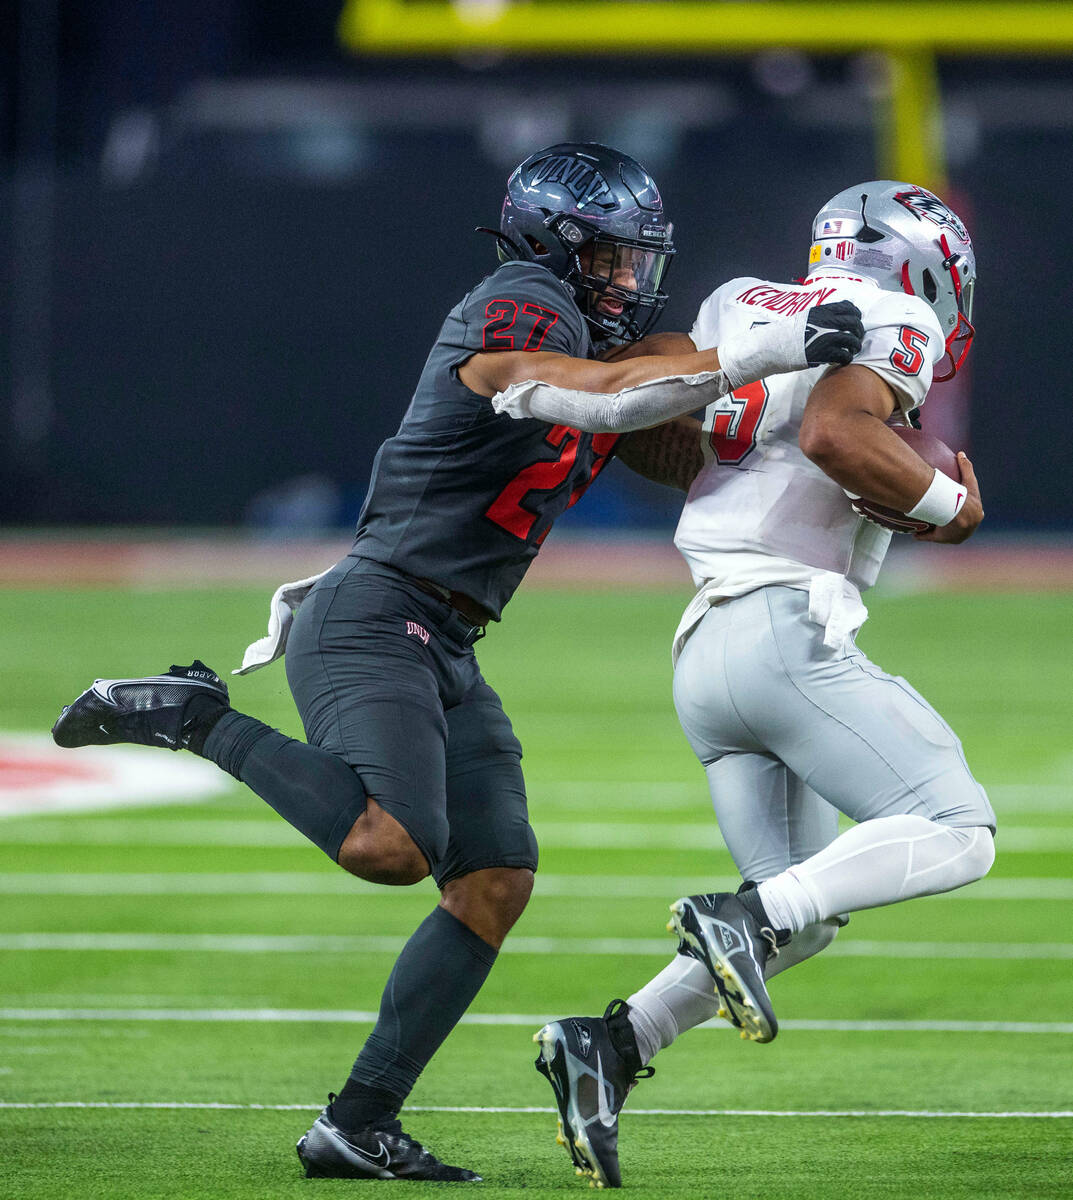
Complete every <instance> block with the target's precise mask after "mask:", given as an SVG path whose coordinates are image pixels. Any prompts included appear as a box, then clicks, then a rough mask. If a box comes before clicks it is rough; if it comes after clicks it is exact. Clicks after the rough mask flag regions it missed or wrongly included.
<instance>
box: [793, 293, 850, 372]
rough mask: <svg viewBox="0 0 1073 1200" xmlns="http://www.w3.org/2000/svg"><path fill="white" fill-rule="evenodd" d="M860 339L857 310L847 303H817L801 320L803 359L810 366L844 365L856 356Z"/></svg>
mask: <svg viewBox="0 0 1073 1200" xmlns="http://www.w3.org/2000/svg"><path fill="white" fill-rule="evenodd" d="M863 338H864V326H863V325H862V324H861V310H860V309H859V308H858V307H857V306H856V304H851V303H850V302H849V301H848V300H839V301H838V302H837V303H836V304H817V305H815V306H814V307H812V308H810V309H809V310H808V313H807V314H806V317H805V358H806V359H807V360H808V365H809V366H810V367H818V366H821V365H822V364H824V363H839V364H840V365H841V366H843V367H844V366H845V365H846V364H847V363H849V362H852V361H853V356H854V355H855V354H857V353H859V351H860V349H861V341H862V340H863Z"/></svg>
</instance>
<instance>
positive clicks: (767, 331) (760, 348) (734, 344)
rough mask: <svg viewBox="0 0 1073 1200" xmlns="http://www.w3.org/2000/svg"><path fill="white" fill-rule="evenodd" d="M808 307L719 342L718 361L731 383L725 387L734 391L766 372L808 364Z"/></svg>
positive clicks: (763, 376)
mask: <svg viewBox="0 0 1073 1200" xmlns="http://www.w3.org/2000/svg"><path fill="white" fill-rule="evenodd" d="M809 311H810V310H809V309H806V310H805V311H804V312H802V313H798V314H797V315H796V316H794V317H788V318H783V319H781V320H777V321H770V322H769V323H768V324H766V325H757V326H756V328H755V329H746V330H745V331H744V332H742V333H738V334H735V335H734V336H733V337H732V338H730V339H729V340H727V341H725V342H720V343H719V365H720V366H721V367H722V368H723V372H724V374H725V375H726V377H727V382H728V383H729V384H730V388H729V389H728V390H729V391H734V389H735V388H740V387H744V386H745V384H747V383H752V382H753V381H754V380H757V379H766V378H767V376H768V375H781V374H782V373H783V372H785V371H803V370H804V369H805V368H806V367H807V366H808V360H807V359H806V358H805V325H806V323H807V321H808V314H809Z"/></svg>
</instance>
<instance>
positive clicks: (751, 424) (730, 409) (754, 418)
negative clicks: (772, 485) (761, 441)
mask: <svg viewBox="0 0 1073 1200" xmlns="http://www.w3.org/2000/svg"><path fill="white" fill-rule="evenodd" d="M767 401H768V390H767V384H765V383H764V381H763V380H762V379H758V380H757V381H756V382H755V383H747V384H746V385H745V387H740V388H738V390H737V391H735V392H731V393H730V395H729V396H723V397H722V398H721V399H719V400H717V401H716V402H715V403H714V404H713V405H712V406H711V407H710V408H709V409H708V411H709V413H711V421H712V426H711V433H710V434H709V435H708V443H709V445H710V446H711V448H712V452H713V453H714V454H715V461H716V462H719V463H723V464H725V465H727V466H737V465H738V464H739V463H741V462H742V460H743V459H744V458H745V457H746V456H747V455H748V454H749V453H751V451H752V450H753V449H754V448H755V446H756V431H757V429H758V428H759V425H760V421H761V418H762V417H763V415H764V409H765V408H767ZM705 424H707V421H706V422H705Z"/></svg>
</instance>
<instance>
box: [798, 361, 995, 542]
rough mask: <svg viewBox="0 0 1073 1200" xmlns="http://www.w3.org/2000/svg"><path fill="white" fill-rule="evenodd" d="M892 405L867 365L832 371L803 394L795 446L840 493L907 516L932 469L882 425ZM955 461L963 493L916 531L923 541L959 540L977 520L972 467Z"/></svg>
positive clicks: (886, 389) (891, 396) (978, 507)
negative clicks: (932, 524)
mask: <svg viewBox="0 0 1073 1200" xmlns="http://www.w3.org/2000/svg"><path fill="white" fill-rule="evenodd" d="M894 407H895V400H894V393H893V391H891V389H890V386H889V385H888V384H887V383H886V382H885V381H884V380H883V379H881V378H880V377H879V376H878V375H877V374H876V373H875V372H874V371H871V370H869V368H868V367H864V366H857V365H850V366H848V367H846V368H844V369H843V370H841V371H832V372H831V373H830V374H828V375H826V376H825V377H824V378H823V379H821V380H820V382H819V383H817V384H816V386H815V387H814V388H813V389H812V392H811V394H810V395H809V398H808V404H807V405H806V407H805V413H804V416H803V417H802V420H801V430H800V433H799V435H798V443H799V445H800V446H801V450H802V453H803V454H804V455H805V456H806V458H809V459H810V460H811V461H812V462H814V463H815V464H816V465H817V466H818V467H819V468H820V469H821V470H822V471H823V472H824V473H825V474H827V475H829V476H830V477H831V478H832V479H833V480H834V481H835V482H836V483H837V484H840V485H841V486H842V487H843V488H845V489H846V491H847V492H852V493H853V494H854V495H855V496H867V497H868V498H869V500H872V501H874V502H875V503H877V504H883V505H886V506H887V507H889V508H893V509H895V510H896V511H897V512H904V513H907V512H910V511H911V510H914V509H916V507H917V505H919V504H920V502H921V500H923V499H924V496H925V493H927V492H928V491H929V489H930V488H931V487H932V484H933V482H934V480H935V469H934V468H933V467H931V466H929V465H928V464H927V463H926V462H925V461H924V460H923V459H922V458H921V457H920V456H919V455H918V454H917V453H916V452H915V451H913V450H911V449H910V448H909V447H908V446H907V445H906V444H905V443H904V442H903V441H902V440H901V439H900V438H898V437H897V435H896V434H894V433H893V432H892V431H891V430H890V429H889V428H888V427H887V425H886V423H885V422H886V421H887V419H888V418H889V417H890V415H891V413H892V412H893V411H894ZM959 461H962V475H963V483H964V485H965V491H966V492H967V495H966V496H965V498H964V500H963V502H962V504H961V507H960V509H959V510H957V511H956V513H954V514H952V515H951V519H950V520H949V521H948V522H946V523H945V524H943V525H941V527H940V528H937V529H935V530H933V531H931V532H930V533H927V534H921V535H919V536H920V537H921V539H922V540H924V541H933V542H963V541H964V540H965V539H966V538H967V537H968V536H969V535H970V534H971V533H972V532H973V530H974V529H975V528H976V527H977V525H979V524H980V522H981V521H982V520H983V515H984V512H983V508H982V506H981V504H980V492H979V488H978V487H977V485H976V477H975V475H974V474H973V473H972V467H971V464H970V465H969V467H968V474H967V475H966V472H965V464H967V463H968V459H964V460H961V459H960V458H959ZM925 519H927V518H925Z"/></svg>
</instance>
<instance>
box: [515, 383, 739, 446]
mask: <svg viewBox="0 0 1073 1200" xmlns="http://www.w3.org/2000/svg"><path fill="white" fill-rule="evenodd" d="M730 390H731V388H730V385H729V384H728V382H727V379H726V376H725V374H724V373H723V372H722V371H704V372H702V373H701V374H699V375H668V376H666V377H665V378H663V379H651V380H649V381H648V382H647V383H639V384H637V385H636V386H635V387H630V388H625V389H623V390H622V391H621V392H611V393H609V392H577V391H572V390H569V389H567V388H560V387H555V386H554V384H550V383H541V382H540V381H539V380H536V379H526V380H525V381H524V382H522V383H512V384H511V385H510V387H509V388H507V390H506V391H505V392H497V393H496V395H495V396H493V397H492V407H493V408H494V409H495V410H496V412H497V413H507V414H508V415H509V416H512V417H516V418H518V419H522V418H524V417H535V418H536V419H537V420H538V421H550V422H551V423H552V424H554V425H569V426H570V427H571V428H572V429H583V430H585V431H586V432H587V433H628V432H629V431H630V430H631V429H648V428H650V427H651V426H653V425H659V424H661V423H662V422H664V421H669V420H671V418H672V417H680V416H682V415H683V414H685V413H691V412H695V411H696V410H697V409H698V408H705V407H706V406H707V405H709V404H711V402H712V401H713V400H718V399H719V397H720V396H725V395H726V394H727V392H729V391H730Z"/></svg>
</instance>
